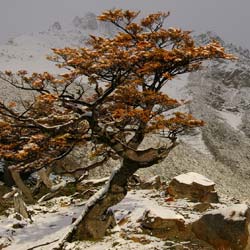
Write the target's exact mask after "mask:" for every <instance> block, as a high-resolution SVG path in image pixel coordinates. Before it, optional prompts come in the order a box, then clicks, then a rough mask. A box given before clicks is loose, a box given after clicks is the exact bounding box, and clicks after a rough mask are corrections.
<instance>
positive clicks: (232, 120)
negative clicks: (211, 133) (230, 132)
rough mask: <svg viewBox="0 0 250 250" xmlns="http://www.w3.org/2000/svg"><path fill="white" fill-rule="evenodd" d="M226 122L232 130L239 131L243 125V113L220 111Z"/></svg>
mask: <svg viewBox="0 0 250 250" xmlns="http://www.w3.org/2000/svg"><path fill="white" fill-rule="evenodd" d="M218 112H219V114H220V116H221V117H222V119H223V120H224V121H226V122H227V123H228V124H229V125H230V126H231V127H232V128H234V129H235V130H239V126H240V124H241V116H242V114H241V113H237V114H234V113H232V112H228V111H218Z"/></svg>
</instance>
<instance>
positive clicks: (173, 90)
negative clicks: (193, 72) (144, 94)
mask: <svg viewBox="0 0 250 250" xmlns="http://www.w3.org/2000/svg"><path fill="white" fill-rule="evenodd" d="M188 76H189V74H188V73H186V74H183V75H179V76H176V77H175V78H174V79H173V80H171V81H169V82H167V83H166V85H165V86H164V87H163V89H162V91H163V92H164V93H166V94H168V95H169V97H171V98H175V99H178V100H190V95H189V94H188V92H187V84H188Z"/></svg>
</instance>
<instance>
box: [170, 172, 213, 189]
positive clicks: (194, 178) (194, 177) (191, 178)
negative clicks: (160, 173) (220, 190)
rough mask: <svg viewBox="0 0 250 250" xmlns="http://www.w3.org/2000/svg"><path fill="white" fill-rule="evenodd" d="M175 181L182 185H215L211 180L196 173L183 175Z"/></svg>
mask: <svg viewBox="0 0 250 250" xmlns="http://www.w3.org/2000/svg"><path fill="white" fill-rule="evenodd" d="M174 179H175V180H177V181H178V182H180V183H183V184H186V185H191V184H192V183H197V184H200V185H202V186H213V185H215V183H214V182H213V181H211V180H209V179H208V178H207V177H205V176H203V175H201V174H198V173H195V172H189V173H186V174H181V175H178V176H176V177H174Z"/></svg>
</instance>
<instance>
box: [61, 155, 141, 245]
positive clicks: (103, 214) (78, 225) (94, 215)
mask: <svg viewBox="0 0 250 250" xmlns="http://www.w3.org/2000/svg"><path fill="white" fill-rule="evenodd" d="M138 168H139V166H138V164H137V163H136V162H133V161H130V160H127V159H124V160H123V162H122V164H121V167H120V168H119V169H117V170H115V171H114V172H113V174H112V175H111V177H110V179H109V181H108V183H107V184H106V185H105V186H104V187H103V188H102V189H101V190H100V191H99V192H98V193H96V194H95V195H94V196H93V197H91V198H90V199H89V200H88V201H87V203H86V205H85V209H84V210H83V212H82V214H81V215H80V217H79V218H78V219H77V220H76V221H75V222H74V224H73V225H72V228H71V230H70V231H69V232H68V233H67V235H66V236H64V238H63V241H62V242H61V244H60V245H61V246H60V247H59V248H57V249H61V247H62V245H63V244H64V243H65V242H67V241H68V242H71V241H75V240H86V239H100V238H102V237H104V236H105V233H106V231H107V229H108V228H109V227H110V225H111V222H112V218H113V214H111V213H110V210H108V209H109V208H110V207H112V206H114V205H116V204H117V203H119V202H120V201H121V200H123V198H124V197H125V196H126V194H127V191H128V180H129V177H131V176H132V175H133V174H134V173H135V172H136V171H137V170H138Z"/></svg>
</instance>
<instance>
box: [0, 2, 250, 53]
mask: <svg viewBox="0 0 250 250" xmlns="http://www.w3.org/2000/svg"><path fill="white" fill-rule="evenodd" d="M110 8H125V9H133V10H141V12H143V13H149V12H156V11H170V12H171V16H170V17H169V20H168V24H169V25H170V26H179V27H181V28H184V29H188V30H193V31H196V32H205V31H208V30H211V31H215V32H216V33H217V34H218V35H220V36H221V37H222V38H223V39H224V40H226V41H228V42H233V43H236V44H238V45H241V46H243V47H246V48H249V49H250V32H249V30H248V25H249V23H250V14H249V11H250V1H249V0H239V1H235V0H219V1H218V0H209V1H208V0H153V1H152V0H126V1H125V0H0V42H5V41H7V40H8V39H9V38H10V37H13V36H16V35H19V34H22V33H30V32H33V31H43V30H47V29H48V27H49V26H50V25H51V24H52V23H53V22H55V21H59V22H61V23H62V24H66V23H69V22H71V20H72V19H73V18H74V17H75V16H76V15H78V16H81V15H83V14H84V13H86V12H88V11H91V12H95V13H96V14H100V13H101V12H102V11H103V10H106V9H110Z"/></svg>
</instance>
